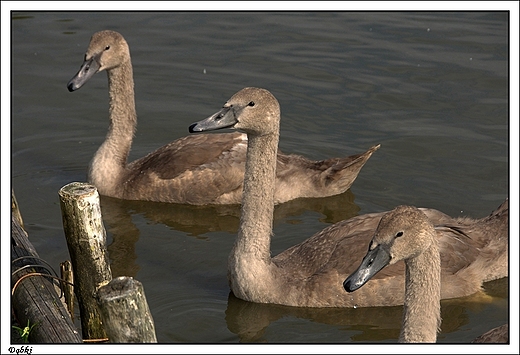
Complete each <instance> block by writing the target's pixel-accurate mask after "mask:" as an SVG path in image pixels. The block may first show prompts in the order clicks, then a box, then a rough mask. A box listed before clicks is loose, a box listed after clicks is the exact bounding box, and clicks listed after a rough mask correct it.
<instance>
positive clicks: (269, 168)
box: [229, 130, 279, 301]
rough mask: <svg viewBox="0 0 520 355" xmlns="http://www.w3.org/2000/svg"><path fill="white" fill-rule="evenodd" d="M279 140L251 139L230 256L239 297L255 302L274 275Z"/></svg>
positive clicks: (275, 137)
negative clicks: (276, 178) (275, 198)
mask: <svg viewBox="0 0 520 355" xmlns="http://www.w3.org/2000/svg"><path fill="white" fill-rule="evenodd" d="M278 140H279V133H278V130H276V132H275V133H272V134H268V135H263V136H252V135H249V136H248V148H247V158H246V167H245V176H244V190H243V197H242V212H241V216H240V227H239V230H238V237H237V240H236V242H235V245H234V247H233V250H232V252H231V255H230V257H229V273H230V282H231V287H232V290H233V292H234V293H235V295H236V296H237V297H240V298H242V299H246V300H251V301H254V300H258V297H261V295H260V294H261V293H262V292H263V291H261V288H262V284H264V283H266V282H269V280H270V279H271V276H272V275H270V272H269V265H270V264H271V253H270V244H271V233H272V226H273V211H274V187H275V176H276V154H277V149H278ZM251 288H253V289H251ZM255 288H256V289H255Z"/></svg>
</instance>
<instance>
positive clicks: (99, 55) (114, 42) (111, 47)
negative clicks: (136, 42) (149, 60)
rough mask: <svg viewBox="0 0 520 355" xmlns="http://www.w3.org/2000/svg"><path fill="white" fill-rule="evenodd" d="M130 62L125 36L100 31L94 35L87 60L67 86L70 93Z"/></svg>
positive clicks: (86, 56) (87, 53)
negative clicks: (104, 72) (102, 73)
mask: <svg viewBox="0 0 520 355" xmlns="http://www.w3.org/2000/svg"><path fill="white" fill-rule="evenodd" d="M127 61H130V49H129V48H128V44H127V43H126V41H125V39H124V38H123V36H122V35H121V34H120V33H118V32H115V31H109V30H106V31H100V32H96V33H94V34H93V35H92V38H91V39H90V44H89V46H88V49H87V52H86V53H85V60H84V62H83V64H82V65H81V67H80V68H79V71H78V72H77V74H76V75H74V77H73V78H72V79H70V81H69V82H68V84H67V88H68V89H69V91H75V90H77V89H79V88H81V87H82V86H83V85H84V84H85V83H86V82H87V81H88V80H89V79H90V78H91V77H92V76H94V74H96V73H98V72H100V71H103V70H110V69H113V68H116V67H118V66H120V65H121V64H122V63H124V62H127Z"/></svg>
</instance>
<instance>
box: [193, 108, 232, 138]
mask: <svg viewBox="0 0 520 355" xmlns="http://www.w3.org/2000/svg"><path fill="white" fill-rule="evenodd" d="M237 122H238V120H237V119H236V113H235V110H234V109H233V107H232V106H230V107H224V108H222V110H220V111H218V112H217V113H215V114H213V115H211V116H209V117H208V118H206V119H203V120H202V121H199V122H195V123H192V124H191V125H190V127H189V129H188V130H189V131H190V133H194V132H204V131H214V130H217V129H224V128H232V127H233V126H234V125H235V124H236V123H237Z"/></svg>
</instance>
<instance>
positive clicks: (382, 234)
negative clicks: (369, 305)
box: [343, 206, 435, 292]
mask: <svg viewBox="0 0 520 355" xmlns="http://www.w3.org/2000/svg"><path fill="white" fill-rule="evenodd" d="M432 236H433V237H432ZM434 241H435V230H434V227H433V225H432V224H431V222H430V220H429V219H428V217H427V216H426V215H425V214H424V213H423V212H422V211H421V210H420V209H418V208H416V207H412V206H398V207H396V208H395V209H394V210H392V211H390V212H388V213H387V214H385V215H384V216H383V217H382V218H381V220H380V221H379V225H378V227H377V229H376V231H375V233H374V237H373V238H372V241H371V242H370V245H369V247H368V252H367V254H366V255H365V257H364V258H363V260H362V261H361V264H360V265H359V267H358V269H357V270H356V271H354V273H352V275H350V276H349V277H347V278H346V279H345V281H344V282H343V288H344V289H345V290H346V291H347V292H353V291H355V290H357V289H358V288H360V287H361V286H363V285H364V284H365V283H367V282H368V280H370V279H371V278H372V277H373V276H374V275H376V274H377V273H378V272H379V271H381V270H382V269H383V268H384V267H385V266H387V265H391V264H395V263H396V262H398V261H399V260H408V259H412V258H414V257H416V256H417V255H419V254H421V253H422V252H423V251H425V250H426V249H428V248H429V247H430V246H431V244H432V243H433V242H434Z"/></svg>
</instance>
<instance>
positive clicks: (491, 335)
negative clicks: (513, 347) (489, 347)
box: [472, 323, 509, 344]
mask: <svg viewBox="0 0 520 355" xmlns="http://www.w3.org/2000/svg"><path fill="white" fill-rule="evenodd" d="M472 343H495V344H499V343H500V344H505V343H509V323H507V324H503V325H501V326H499V327H496V328H493V329H491V330H488V331H487V332H485V333H484V334H482V335H480V336H478V337H476V338H475V340H473V341H472Z"/></svg>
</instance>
